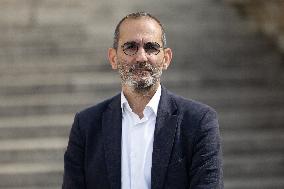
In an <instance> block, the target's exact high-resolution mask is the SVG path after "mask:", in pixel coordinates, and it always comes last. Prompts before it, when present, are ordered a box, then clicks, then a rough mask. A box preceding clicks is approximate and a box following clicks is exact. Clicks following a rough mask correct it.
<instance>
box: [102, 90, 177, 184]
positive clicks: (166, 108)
mask: <svg viewBox="0 0 284 189" xmlns="http://www.w3.org/2000/svg"><path fill="white" fill-rule="evenodd" d="M121 111H122V110H121V98H120V94H119V95H117V96H115V97H114V98H113V100H112V101H111V102H110V104H109V106H108V108H107V109H106V111H105V112H104V114H103V118H102V129H103V135H104V148H105V160H106V166H107V172H108V178H109V181H110V184H111V188H115V189H120V188H121V134H122V112H121ZM176 126H177V107H176V104H175V101H174V99H172V97H171V95H170V94H169V92H168V91H167V89H166V88H165V87H163V86H162V92H161V98H160V102H159V106H158V112H157V118H156V125H155V132H154V144H153V154H152V170H151V188H152V189H159V188H162V187H163V184H164V181H165V176H166V172H167V167H168V163H169V159H170V155H171V151H172V147H173V143H174V138H175V132H176Z"/></svg>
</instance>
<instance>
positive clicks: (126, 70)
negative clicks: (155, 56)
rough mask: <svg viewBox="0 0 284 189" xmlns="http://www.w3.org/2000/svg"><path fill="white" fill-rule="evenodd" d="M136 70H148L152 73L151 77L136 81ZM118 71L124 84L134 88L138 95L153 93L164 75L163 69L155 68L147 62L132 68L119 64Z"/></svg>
mask: <svg viewBox="0 0 284 189" xmlns="http://www.w3.org/2000/svg"><path fill="white" fill-rule="evenodd" d="M136 69H146V70H148V71H149V72H150V75H148V76H143V77H142V78H143V79H142V78H141V79H140V80H139V81H137V80H135V79H134V76H135V75H134V74H135V73H133V72H135V70H136ZM118 71H119V74H120V77H121V80H122V83H123V84H125V85H127V86H129V87H130V88H132V89H133V90H134V91H135V92H137V93H145V92H149V91H151V89H152V88H153V86H155V84H157V83H158V82H160V77H161V75H162V68H159V67H154V66H153V65H151V64H149V63H147V62H139V63H136V64H134V65H132V66H128V65H127V64H122V63H121V62H118Z"/></svg>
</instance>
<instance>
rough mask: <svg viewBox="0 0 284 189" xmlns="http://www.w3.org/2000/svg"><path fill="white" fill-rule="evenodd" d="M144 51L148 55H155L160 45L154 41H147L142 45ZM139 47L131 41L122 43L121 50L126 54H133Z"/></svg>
mask: <svg viewBox="0 0 284 189" xmlns="http://www.w3.org/2000/svg"><path fill="white" fill-rule="evenodd" d="M143 48H144V50H145V52H146V53H147V54H149V55H151V54H154V55H157V54H158V53H159V52H160V48H161V46H160V45H159V43H156V42H148V43H145V44H144V45H143ZM138 49H139V44H138V43H136V42H134V41H131V42H126V43H124V44H123V45H122V50H123V52H124V53H125V54H126V55H130V56H131V55H135V54H136V53H137V51H138Z"/></svg>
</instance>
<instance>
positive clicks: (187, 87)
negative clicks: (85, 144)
mask: <svg viewBox="0 0 284 189" xmlns="http://www.w3.org/2000/svg"><path fill="white" fill-rule="evenodd" d="M136 11H147V12H150V13H152V14H153V15H155V16H157V17H158V18H160V20H161V21H162V23H164V25H165V29H166V33H167V38H168V45H169V46H170V47H171V48H172V49H173V51H174V59H173V63H172V64H171V66H170V69H169V70H167V71H166V72H165V73H164V75H163V76H164V77H163V83H164V85H165V86H166V87H167V88H168V89H170V90H172V91H174V92H176V93H178V94H180V95H183V96H185V97H187V98H191V99H195V100H200V101H202V102H204V103H207V104H209V105H210V106H212V107H214V108H215V109H216V110H217V111H218V113H219V119H220V129H221V133H222V140H223V152H224V177H225V188H226V189H280V188H281V189H283V188H284V145H283V144H284V125H283V124H284V62H283V53H284V1H282V0H269V1H268V0H175V1H173V0H156V1H150V0H144V1H141V0H140V1H137V0H133V1H127V0H120V1H115V0H113V1H110V0H104V1H100V0H80V1H78V0H0V188H1V189H56V188H60V187H61V184H62V174H63V155H64V151H65V149H66V145H67V139H68V135H69V131H70V128H71V124H72V122H73V117H74V114H75V113H76V112H77V111H79V110H81V109H82V108H85V107H88V106H91V105H93V104H96V103H98V102H99V101H101V100H102V99H105V98H107V97H110V96H113V95H114V94H116V93H118V92H120V79H119V77H118V74H117V73H115V72H114V71H112V70H111V67H110V66H109V64H108V61H107V56H106V55H107V49H108V47H111V46H112V38H113V32H114V29H115V26H116V24H117V23H118V21H119V20H120V19H121V18H122V17H124V16H125V15H126V14H128V13H131V12H136Z"/></svg>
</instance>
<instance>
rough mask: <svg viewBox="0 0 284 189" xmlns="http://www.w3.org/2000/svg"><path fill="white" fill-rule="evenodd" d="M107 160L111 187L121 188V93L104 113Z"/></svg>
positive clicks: (103, 124)
mask: <svg viewBox="0 0 284 189" xmlns="http://www.w3.org/2000/svg"><path fill="white" fill-rule="evenodd" d="M102 121H103V122H102V128H103V135H104V148H105V160H106V161H105V162H106V166H107V172H108V177H109V181H110V185H111V188H113V189H120V188H121V132H122V131H121V128H122V114H121V107H120V95H117V96H116V97H114V99H113V101H112V102H111V104H110V105H109V107H108V109H107V110H106V111H105V112H104V114H103V120H102Z"/></svg>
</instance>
